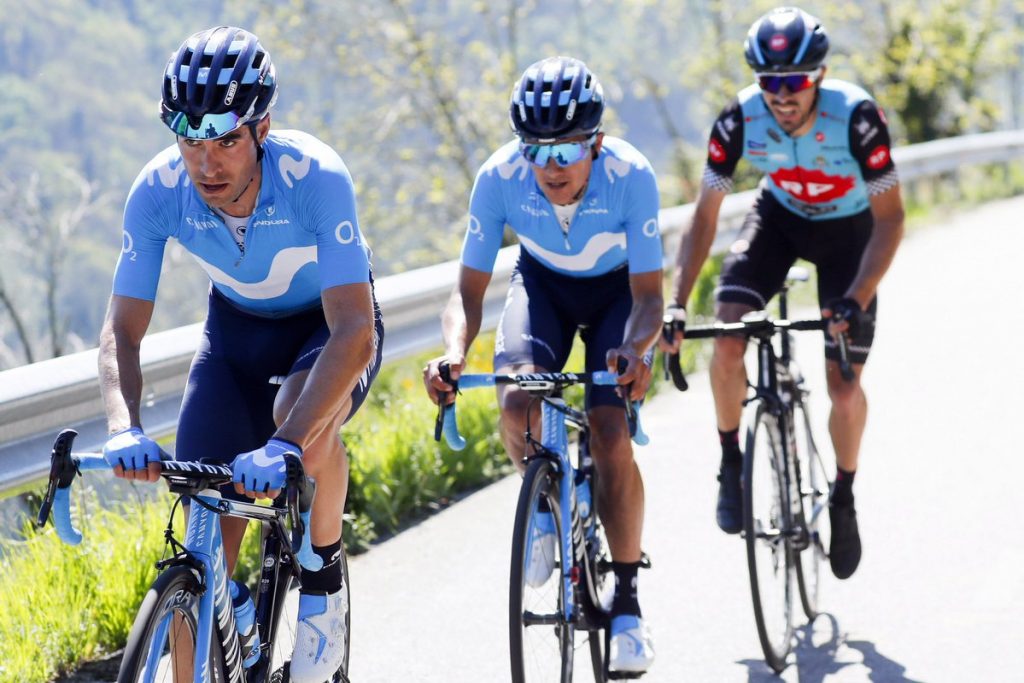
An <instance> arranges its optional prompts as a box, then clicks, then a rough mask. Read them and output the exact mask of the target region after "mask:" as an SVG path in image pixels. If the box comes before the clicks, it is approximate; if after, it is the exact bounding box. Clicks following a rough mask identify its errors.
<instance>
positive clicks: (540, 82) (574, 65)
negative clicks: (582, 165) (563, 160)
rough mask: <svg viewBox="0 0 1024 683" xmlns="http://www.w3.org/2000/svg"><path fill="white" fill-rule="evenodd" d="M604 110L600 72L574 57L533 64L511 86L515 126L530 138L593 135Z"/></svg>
mask: <svg viewBox="0 0 1024 683" xmlns="http://www.w3.org/2000/svg"><path fill="white" fill-rule="evenodd" d="M603 112H604V93H603V91H602V90H601V84H600V83H599V82H598V80H597V76H595V75H594V74H593V73H591V71H590V69H588V68H587V65H586V64H584V63H583V62H581V61H580V60H578V59H573V58H572V57H549V58H548V59H542V60H541V61H539V62H536V63H534V64H531V65H530V66H529V67H527V69H526V71H524V72H523V75H522V78H520V79H519V82H518V83H516V85H515V87H514V88H513V89H512V101H511V102H510V103H509V118H510V119H511V123H512V128H513V129H515V131H516V134H517V135H518V136H519V137H520V138H521V139H522V140H526V141H530V142H549V141H551V140H557V139H561V138H570V137H576V136H578V135H593V134H594V133H595V132H597V129H598V128H600V126H601V114H602V113H603Z"/></svg>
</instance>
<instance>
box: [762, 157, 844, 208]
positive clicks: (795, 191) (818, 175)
mask: <svg viewBox="0 0 1024 683" xmlns="http://www.w3.org/2000/svg"><path fill="white" fill-rule="evenodd" d="M769 177H770V178H771V179H772V182H774V183H775V185H776V187H778V188H780V189H781V190H783V191H785V192H787V193H789V194H790V195H792V196H793V198H794V199H797V200H799V201H801V202H807V203H808V204H824V203H826V202H831V201H835V200H836V199H839V198H840V197H842V196H843V195H845V194H846V193H847V192H849V191H850V190H852V189H853V186H854V178H853V176H841V175H829V174H827V173H825V172H824V171H822V170H820V169H817V168H814V169H808V168H802V167H800V166H795V167H793V168H780V169H779V170H777V171H775V173H772V174H771V175H770V176H769Z"/></svg>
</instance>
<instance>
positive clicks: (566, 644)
mask: <svg viewBox="0 0 1024 683" xmlns="http://www.w3.org/2000/svg"><path fill="white" fill-rule="evenodd" d="M559 488H560V487H559V474H558V471H557V470H556V468H555V466H554V465H553V464H552V463H551V462H549V461H547V460H544V459H540V458H538V459H535V460H533V461H532V462H531V463H530V464H529V466H528V467H527V468H526V474H525V475H524V476H523V484H522V488H521V489H520V492H519V503H518V505H517V506H516V517H515V525H514V526H513V534H512V559H511V567H510V571H509V655H510V662H511V670H512V681H513V683H540V682H541V681H544V682H545V683H551V681H554V680H559V681H561V683H569V682H570V681H571V680H572V668H573V657H574V654H575V653H574V649H573V637H574V632H575V628H574V624H573V623H571V621H570V620H569V619H568V618H567V617H566V615H568V614H570V613H571V612H572V610H570V609H569V608H568V607H569V606H568V605H567V604H566V595H565V582H564V581H562V574H563V572H562V566H561V565H562V562H561V558H562V556H563V552H562V524H563V520H562V519H561V518H560V517H561V515H560V509H561V508H560V507H559ZM541 497H545V498H547V501H548V506H549V508H550V509H551V512H552V515H553V517H554V520H555V550H554V558H555V570H554V571H553V572H552V574H551V576H550V577H548V579H547V581H545V582H544V583H543V584H541V585H539V586H535V587H534V586H530V585H529V584H528V583H527V581H526V559H527V552H528V549H529V547H530V532H531V527H532V519H533V516H534V515H535V514H536V512H537V503H538V501H539V500H540V499H541ZM551 627H553V629H551V631H549V630H548V629H549V628H551ZM556 674H557V675H556Z"/></svg>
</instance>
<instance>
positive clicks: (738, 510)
mask: <svg viewBox="0 0 1024 683" xmlns="http://www.w3.org/2000/svg"><path fill="white" fill-rule="evenodd" d="M828 47H829V41H828V36H827V34H826V32H825V29H824V27H823V26H822V25H821V23H820V22H819V21H818V20H817V19H815V18H814V17H812V16H811V15H809V14H807V13H806V12H804V11H803V10H800V9H798V8H795V7H780V8H777V9H774V10H772V11H771V12H769V13H767V14H765V15H764V16H763V17H761V18H760V19H758V20H757V21H756V22H755V23H754V25H753V26H752V27H751V28H750V32H749V33H748V35H747V39H746V43H745V53H746V59H747V63H748V64H749V65H750V66H751V68H752V69H753V70H754V72H755V77H756V78H757V83H756V84H755V85H752V86H750V87H748V88H745V89H744V90H742V91H741V92H740V93H739V95H738V96H737V99H736V100H734V101H733V102H732V103H731V104H729V105H728V106H727V107H726V108H725V109H724V110H723V111H722V113H721V114H720V115H719V117H718V119H717V120H716V121H715V123H714V125H713V126H712V129H711V138H710V141H709V143H708V158H707V166H706V167H705V170H704V179H703V183H702V186H701V191H700V195H699V197H698V199H697V205H696V209H695V211H694V215H693V220H692V223H691V224H690V226H689V229H688V230H686V231H684V234H683V236H682V239H681V240H680V245H679V252H678V256H677V261H676V270H675V283H674V290H675V292H674V294H675V296H674V299H675V300H674V302H673V303H672V304H670V306H669V308H668V312H669V313H671V314H673V315H674V316H675V317H676V318H677V319H680V320H685V311H684V309H685V305H686V301H687V299H688V298H689V296H690V292H691V291H692V289H693V285H694V282H695V281H696V279H697V275H698V274H699V272H700V269H701V265H702V264H703V263H704V260H705V259H706V258H707V255H708V252H709V250H710V247H711V243H712V241H713V239H714V235H715V229H716V223H717V221H718V212H719V208H720V207H721V204H722V200H723V199H724V197H725V195H726V194H727V193H728V192H729V191H730V190H731V189H732V174H733V170H734V169H735V168H736V164H737V162H738V161H739V160H740V159H741V158H743V159H746V160H747V161H749V162H750V163H751V164H753V165H754V166H755V167H756V168H758V169H759V170H761V171H763V172H764V174H765V176H764V179H763V180H762V188H761V191H760V194H759V195H758V197H757V200H756V202H755V204H754V207H753V209H752V210H751V212H750V213H749V214H748V215H747V218H746V220H745V222H744V225H743V228H742V231H741V232H740V235H739V237H738V239H737V240H736V241H735V242H734V243H733V245H732V247H731V248H730V250H729V253H728V254H727V256H726V258H725V262H724V264H723V266H722V274H721V280H720V284H719V287H718V288H717V290H716V299H717V308H716V316H717V317H718V318H719V319H720V320H723V321H725V322H734V321H737V320H739V318H740V317H741V316H742V315H743V314H744V313H747V312H749V311H751V310H757V309H762V308H764V307H765V305H766V304H767V302H768V300H769V299H771V297H772V296H773V295H774V294H775V293H776V292H777V291H778V290H779V287H780V286H781V285H782V283H783V281H784V279H785V277H786V273H787V271H788V269H789V267H790V266H791V265H792V263H793V261H794V260H795V259H797V258H804V259H807V260H808V261H811V262H812V263H814V264H815V265H816V266H817V271H818V299H819V302H820V303H821V306H822V315H824V316H827V317H833V316H835V317H836V318H837V319H841V320H842V322H834V323H833V324H831V325H830V327H829V331H828V335H826V346H825V358H826V368H827V381H828V391H829V397H830V398H831V400H832V412H831V415H830V417H829V431H830V433H831V436H832V443H833V446H834V447H835V452H836V460H837V464H838V473H837V477H836V486H835V492H834V493H833V496H832V500H831V509H830V518H831V524H832V543H831V550H830V561H831V565H832V571H833V573H834V574H835V575H836V576H837V577H839V578H847V577H849V576H850V575H852V574H853V572H854V571H855V570H856V568H857V565H858V563H859V562H860V557H861V543H860V533H859V530H858V527H857V517H856V512H855V510H854V500H853V488H852V487H853V478H854V473H855V472H856V470H857V460H858V453H859V450H860V442H861V437H862V435H863V433H864V426H865V423H866V420H867V399H866V397H865V395H864V391H863V389H862V387H861V384H860V376H861V372H862V370H863V368H864V363H865V361H866V360H867V357H868V352H869V351H870V349H871V342H872V339H873V338H874V329H875V311H876V308H877V305H878V304H877V298H876V296H875V293H876V290H877V288H878V284H879V282H880V281H881V279H882V276H883V275H884V274H885V272H886V270H887V269H888V267H889V265H890V263H891V262H892V259H893V256H894V255H895V253H896V249H897V247H898V245H899V242H900V239H901V238H902V235H903V203H902V200H901V199H900V188H899V178H898V176H897V174H896V167H895V166H894V164H893V161H892V158H891V156H890V139H889V131H888V127H887V124H886V121H885V117H884V115H883V114H882V110H881V109H879V107H878V105H876V104H875V102H874V100H872V99H871V97H870V96H869V95H868V94H867V93H866V92H865V91H864V90H862V89H861V88H859V87H857V86H855V85H853V84H851V83H846V82H844V81H840V80H835V79H829V80H823V79H824V76H825V72H826V66H825V56H826V54H827V53H828ZM843 332H845V333H847V334H848V335H849V336H850V356H851V357H850V360H851V362H852V364H853V370H854V374H855V377H854V379H853V381H852V382H846V381H843V380H842V378H841V376H840V372H839V366H838V360H839V351H838V348H837V346H836V344H835V342H834V336H835V335H837V334H839V333H843ZM681 338H682V334H677V337H676V340H675V342H674V343H673V344H672V345H671V346H670V347H668V348H669V350H673V349H675V348H678V343H679V339H681ZM666 346H668V345H666ZM744 349H745V341H744V340H743V339H742V338H728V337H723V338H720V339H718V340H716V342H715V353H714V357H713V359H712V363H711V384H712V389H713V393H714V398H715V411H716V413H717V418H718V430H719V436H720V439H721V443H722V462H721V468H720V472H719V482H720V486H719V494H718V507H717V520H718V525H719V526H720V527H721V528H722V529H723V530H724V531H726V532H729V533H738V532H739V531H740V529H741V528H742V526H743V522H742V509H743V506H742V501H741V483H740V468H741V454H740V448H739V441H738V429H739V424H740V413H741V409H742V401H743V398H744V396H745V394H746V390H747V383H746V369H745V367H744V364H743V353H744Z"/></svg>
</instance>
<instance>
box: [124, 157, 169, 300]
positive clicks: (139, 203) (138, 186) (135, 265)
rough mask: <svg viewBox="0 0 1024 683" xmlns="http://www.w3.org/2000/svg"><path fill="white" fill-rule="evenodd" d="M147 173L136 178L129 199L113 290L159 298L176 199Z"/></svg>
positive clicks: (149, 298)
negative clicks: (169, 209) (148, 180)
mask: <svg viewBox="0 0 1024 683" xmlns="http://www.w3.org/2000/svg"><path fill="white" fill-rule="evenodd" d="M147 176H148V174H147V172H146V171H143V173H142V174H141V175H140V176H139V178H138V179H136V181H135V184H134V185H133V186H132V189H131V190H130V191H129V193H128V200H127V201H126V202H125V207H124V223H123V228H124V233H123V234H122V243H121V256H120V257H119V258H118V260H117V267H116V269H115V270H114V288H113V293H114V294H116V295H117V296H130V297H133V298H136V299H145V300H147V301H155V300H156V290H157V285H158V284H159V283H160V267H161V265H162V263H163V259H164V247H166V246H167V239H168V238H169V237H170V236H171V234H172V232H173V231H174V230H175V229H176V226H175V225H174V219H173V218H172V217H171V216H169V215H168V214H167V210H166V209H167V208H168V207H171V206H173V205H174V203H175V201H176V200H175V199H174V198H173V197H172V196H170V195H168V196H166V197H165V196H164V195H163V194H161V192H160V190H159V189H158V188H157V187H154V185H153V184H151V183H149V182H147V180H146V178H147Z"/></svg>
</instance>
